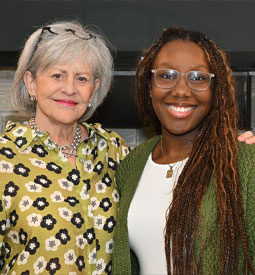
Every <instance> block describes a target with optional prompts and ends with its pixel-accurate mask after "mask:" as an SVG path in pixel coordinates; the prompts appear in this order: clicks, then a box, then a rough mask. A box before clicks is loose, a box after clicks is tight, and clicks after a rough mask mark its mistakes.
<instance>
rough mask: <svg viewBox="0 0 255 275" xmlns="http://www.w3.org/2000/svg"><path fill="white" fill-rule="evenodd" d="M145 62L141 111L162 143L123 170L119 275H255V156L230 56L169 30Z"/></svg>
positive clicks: (195, 35)
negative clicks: (245, 139) (240, 137)
mask: <svg viewBox="0 0 255 275" xmlns="http://www.w3.org/2000/svg"><path fill="white" fill-rule="evenodd" d="M143 57H144V58H143V59H142V60H141V61H140V63H139V65H138V68H137V74H136V97H137V106H138V108H139V110H140V112H141V115H142V117H143V119H144V120H145V121H146V122H147V123H148V124H149V125H151V126H154V128H155V130H156V131H157V132H158V134H159V135H158V136H155V137H154V138H152V139H150V140H149V141H147V142H146V143H144V144H142V145H140V146H138V147H136V148H135V149H134V150H133V151H131V153H130V154H129V155H128V156H127V157H126V158H125V160H124V161H123V162H122V163H121V164H120V166H119V167H118V171H117V174H116V181H117V185H118V187H119V189H120V196H121V200H120V208H119V214H118V222H117V226H116V228H115V239H114V252H113V253H114V254H113V274H114V275H120V274H125V275H129V274H141V275H144V274H146V275H150V274H153V275H155V274H161V275H162V274H174V275H186V274H187V275H191V274H206V275H212V274H213V275H214V274H222V275H223V274H228V275H229V274H246V275H247V274H255V269H254V266H255V257H254V255H255V211H254V205H255V147H254V145H247V144H245V143H238V142H237V135H236V133H237V118H238V115H237V103H236V100H235V91H234V88H233V86H232V84H231V83H232V78H231V70H230V68H229V66H228V65H227V62H226V58H225V55H224V53H223V52H222V51H221V50H220V49H219V48H218V47H217V45H216V44H215V43H214V42H213V41H212V40H210V39H209V38H208V37H207V36H205V35H203V34H201V33H199V32H194V31H188V30H185V29H183V28H168V29H166V30H165V31H164V32H163V34H162V36H161V37H160V38H159V39H157V40H156V41H155V43H154V44H153V45H152V46H151V47H150V48H149V49H147V50H145V52H144V54H143ZM137 260H138V261H137Z"/></svg>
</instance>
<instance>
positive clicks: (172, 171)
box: [160, 138, 184, 178]
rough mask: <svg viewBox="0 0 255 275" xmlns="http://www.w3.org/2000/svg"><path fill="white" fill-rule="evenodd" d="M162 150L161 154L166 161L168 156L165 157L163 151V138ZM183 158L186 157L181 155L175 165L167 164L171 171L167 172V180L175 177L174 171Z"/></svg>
mask: <svg viewBox="0 0 255 275" xmlns="http://www.w3.org/2000/svg"><path fill="white" fill-rule="evenodd" d="M160 149H161V152H162V155H163V157H164V159H165V160H166V155H165V152H164V150H163V145H162V138H161V140H160ZM183 156H184V155H183V154H181V156H180V158H179V160H178V161H177V162H176V163H174V164H172V165H171V164H167V165H168V166H169V169H168V170H167V172H166V178H172V177H173V173H174V169H173V168H174V166H175V165H176V164H177V163H178V162H179V161H180V160H181V159H182V157H183Z"/></svg>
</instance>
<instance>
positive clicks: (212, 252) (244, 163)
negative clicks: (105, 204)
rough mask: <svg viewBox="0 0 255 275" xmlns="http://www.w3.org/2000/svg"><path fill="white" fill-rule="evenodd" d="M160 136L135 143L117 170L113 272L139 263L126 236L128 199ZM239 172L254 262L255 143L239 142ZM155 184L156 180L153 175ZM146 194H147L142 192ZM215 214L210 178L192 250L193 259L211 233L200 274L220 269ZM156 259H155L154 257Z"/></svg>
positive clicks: (126, 272)
mask: <svg viewBox="0 0 255 275" xmlns="http://www.w3.org/2000/svg"><path fill="white" fill-rule="evenodd" d="M159 140H160V136H156V137H154V138H152V139H150V140H149V141H147V142H146V143H143V144H141V145H139V146H138V147H136V148H135V149H134V150H133V151H131V153H130V154H129V155H128V156H127V157H126V158H125V159H124V161H122V163H121V164H120V166H119V168H118V171H117V174H116V175H117V185H118V188H119V191H120V195H121V199H120V207H119V213H118V218H117V225H116V228H115V233H114V251H113V269H112V275H130V274H132V275H135V274H139V263H138V259H137V258H136V256H135V254H134V253H133V251H132V250H131V249H130V246H129V240H128V227H127V215H128V209H129V206H130V203H131V201H132V198H133V196H134V193H135V190H136V187H137V185H138V182H139V180H140V177H141V174H142V172H143V169H144V166H145V164H146V162H147V160H148V157H149V155H150V153H151V152H152V150H153V148H154V147H155V145H156V144H157V143H158V141H159ZM238 165H239V175H240V180H241V188H242V196H243V204H244V212H245V219H246V227H247V236H248V253H249V256H250V258H251V260H252V263H253V266H254V264H255V146H254V145H247V144H245V143H240V144H239V154H238ZM155 188H157V181H156V179H155ZM144 195H145V196H146V194H144ZM216 217H217V203H216V190H215V184H214V181H213V179H212V180H211V184H210V185H209V187H208V190H207V191H206V194H205V196H204V199H203V202H202V206H201V233H202V234H201V237H200V239H199V238H198V236H197V237H196V239H195V244H194V250H195V255H196V260H198V256H199V252H200V244H199V242H200V241H201V239H202V243H203V242H204V241H205V240H206V239H207V237H208V234H213V235H212V236H213V238H212V241H211V242H210V243H209V244H208V245H207V247H206V249H205V250H204V251H203V260H202V272H203V273H202V274H206V275H209V274H210V275H215V274H219V273H220V257H219V242H220V240H219V237H220V232H219V228H216V230H214V229H215V225H216ZM155 260H156V259H155ZM238 269H239V274H244V264H243V251H242V246H240V256H239V265H238Z"/></svg>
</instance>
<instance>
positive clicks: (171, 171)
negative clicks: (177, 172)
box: [166, 167, 173, 178]
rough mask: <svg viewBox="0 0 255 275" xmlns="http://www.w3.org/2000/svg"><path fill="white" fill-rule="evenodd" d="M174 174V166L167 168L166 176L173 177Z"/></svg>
mask: <svg viewBox="0 0 255 275" xmlns="http://www.w3.org/2000/svg"><path fill="white" fill-rule="evenodd" d="M172 176H173V167H170V169H169V170H167V173H166V178H171V177H172Z"/></svg>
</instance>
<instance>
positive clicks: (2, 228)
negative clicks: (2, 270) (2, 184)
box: [0, 196, 10, 255]
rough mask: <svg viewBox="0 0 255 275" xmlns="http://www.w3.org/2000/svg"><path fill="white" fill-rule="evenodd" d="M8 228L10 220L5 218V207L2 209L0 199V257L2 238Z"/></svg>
mask: <svg viewBox="0 0 255 275" xmlns="http://www.w3.org/2000/svg"><path fill="white" fill-rule="evenodd" d="M9 226H10V220H9V219H8V218H7V215H6V211H5V207H4V197H3V196H1V198H0V255H1V254H2V253H1V251H2V247H3V243H4V236H5V233H6V231H7V229H8V228H9Z"/></svg>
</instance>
